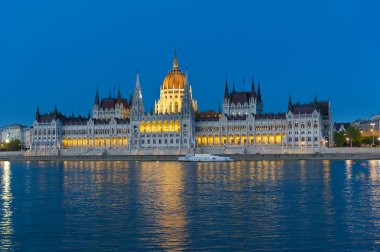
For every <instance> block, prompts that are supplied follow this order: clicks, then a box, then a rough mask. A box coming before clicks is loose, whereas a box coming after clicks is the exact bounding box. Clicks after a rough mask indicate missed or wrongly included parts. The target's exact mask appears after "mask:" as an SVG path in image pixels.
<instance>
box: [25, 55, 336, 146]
mask: <svg viewBox="0 0 380 252" xmlns="http://www.w3.org/2000/svg"><path fill="white" fill-rule="evenodd" d="M331 122H332V118H331V111H330V103H329V102H328V101H318V100H317V98H316V97H315V99H314V101H313V102H311V103H307V104H300V103H292V102H291V100H290V99H289V104H288V109H287V111H286V112H284V113H278V114H273V113H264V111H263V101H262V97H261V90H260V83H258V88H257V91H256V89H255V83H254V81H253V80H252V86H251V90H249V91H247V92H245V91H239V92H238V91H236V90H235V87H234V85H233V87H232V92H229V88H228V83H227V81H226V84H225V90H224V97H223V110H222V111H219V112H215V111H208V112H197V102H196V101H195V100H194V99H193V97H192V91H191V86H190V83H189V80H188V76H187V71H186V72H185V73H183V72H181V70H180V69H179V66H178V59H177V56H176V54H175V55H174V60H173V67H172V69H171V71H170V72H169V73H168V74H167V75H166V77H165V78H164V81H163V83H162V85H161V87H160V98H159V100H158V101H157V102H155V109H154V112H150V113H146V112H145V111H144V105H143V96H142V89H141V85H140V80H139V74H138V73H137V76H136V84H135V90H134V95H133V97H132V95H131V96H130V98H129V100H127V99H124V98H122V95H121V92H120V88H119V92H118V95H117V97H116V98H112V97H111V96H109V97H108V98H104V99H102V100H100V99H99V94H98V92H96V96H95V102H94V106H93V115H92V117H90V115H88V116H87V117H84V116H76V117H75V116H74V115H72V116H69V117H67V116H65V115H62V114H61V113H59V112H58V110H57V109H55V110H54V112H52V113H48V114H44V115H41V114H40V112H39V109H37V113H36V120H35V121H34V123H33V138H32V144H31V145H32V146H31V149H32V150H34V151H50V150H57V149H67V148H77V149H81V151H86V152H90V151H91V149H125V150H149V149H151V150H167V149H172V150H190V149H193V148H200V149H204V150H207V148H210V147H215V148H219V149H220V148H229V149H234V148H237V149H241V148H243V149H244V148H253V149H254V148H272V147H273V148H290V149H297V148H300V149H303V148H304V149H310V148H313V149H314V148H319V147H323V146H328V145H329V143H330V140H331V137H332V136H331V135H332V131H331V129H332V124H331Z"/></svg>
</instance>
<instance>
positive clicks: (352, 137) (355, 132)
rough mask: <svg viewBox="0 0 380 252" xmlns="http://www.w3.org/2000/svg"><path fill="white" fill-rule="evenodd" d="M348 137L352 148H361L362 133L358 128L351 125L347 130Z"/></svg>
mask: <svg viewBox="0 0 380 252" xmlns="http://www.w3.org/2000/svg"><path fill="white" fill-rule="evenodd" d="M346 134H347V137H348V138H349V141H350V143H351V147H352V146H353V145H354V146H360V140H361V133H360V130H359V128H358V127H357V126H355V125H352V124H351V125H350V126H349V127H348V129H347V132H346Z"/></svg>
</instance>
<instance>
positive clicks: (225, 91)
mask: <svg viewBox="0 0 380 252" xmlns="http://www.w3.org/2000/svg"><path fill="white" fill-rule="evenodd" d="M224 99H228V80H227V77H226V86H225V88H224Z"/></svg>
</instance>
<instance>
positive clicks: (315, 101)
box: [314, 93, 318, 110]
mask: <svg viewBox="0 0 380 252" xmlns="http://www.w3.org/2000/svg"><path fill="white" fill-rule="evenodd" d="M314 109H315V110H317V109H318V99H317V93H315V95H314Z"/></svg>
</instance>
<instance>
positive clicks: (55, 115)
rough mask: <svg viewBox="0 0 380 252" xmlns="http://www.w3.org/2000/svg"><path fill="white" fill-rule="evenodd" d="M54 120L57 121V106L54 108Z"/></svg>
mask: <svg viewBox="0 0 380 252" xmlns="http://www.w3.org/2000/svg"><path fill="white" fill-rule="evenodd" d="M54 119H58V109H57V105H55V106H54Z"/></svg>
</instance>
